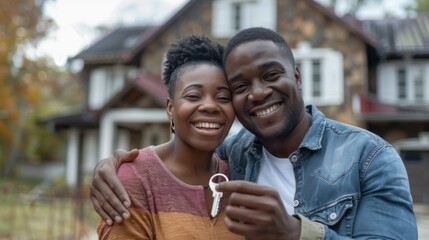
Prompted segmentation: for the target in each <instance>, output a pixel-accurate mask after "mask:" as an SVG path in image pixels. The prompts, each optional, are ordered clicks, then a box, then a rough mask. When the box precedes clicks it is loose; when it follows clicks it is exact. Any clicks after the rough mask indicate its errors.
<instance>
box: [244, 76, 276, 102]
mask: <svg viewBox="0 0 429 240" xmlns="http://www.w3.org/2000/svg"><path fill="white" fill-rule="evenodd" d="M270 93H271V90H270V88H268V87H266V86H265V85H264V84H262V83H261V82H259V81H254V83H252V87H251V89H250V92H249V100H251V101H262V100H264V99H265V98H266V97H267V96H268V95H269V94H270Z"/></svg>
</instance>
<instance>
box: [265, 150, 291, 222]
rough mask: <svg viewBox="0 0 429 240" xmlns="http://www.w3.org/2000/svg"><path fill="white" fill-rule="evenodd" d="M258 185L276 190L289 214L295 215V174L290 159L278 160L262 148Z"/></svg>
mask: <svg viewBox="0 0 429 240" xmlns="http://www.w3.org/2000/svg"><path fill="white" fill-rule="evenodd" d="M257 183H258V184H261V185H265V186H269V187H272V188H274V189H276V190H277V191H278V193H279V195H280V197H281V199H282V201H283V205H284V206H285V208H286V210H287V212H288V213H289V214H293V213H294V212H295V211H294V207H293V200H294V197H295V188H296V182H295V174H294V172H293V166H292V163H291V162H290V160H289V158H277V157H275V156H273V155H271V153H269V152H268V151H267V150H266V149H265V148H262V158H261V166H260V172H259V177H258V181H257Z"/></svg>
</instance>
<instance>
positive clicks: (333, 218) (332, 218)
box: [329, 212, 337, 220]
mask: <svg viewBox="0 0 429 240" xmlns="http://www.w3.org/2000/svg"><path fill="white" fill-rule="evenodd" d="M329 218H330V219H331V220H335V219H337V214H336V213H334V212H333V213H331V214H329Z"/></svg>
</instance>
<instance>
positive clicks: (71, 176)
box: [66, 128, 79, 186]
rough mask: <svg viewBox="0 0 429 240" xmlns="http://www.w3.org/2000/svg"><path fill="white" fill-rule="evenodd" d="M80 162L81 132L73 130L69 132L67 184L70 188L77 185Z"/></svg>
mask: <svg viewBox="0 0 429 240" xmlns="http://www.w3.org/2000/svg"><path fill="white" fill-rule="evenodd" d="M78 161H79V130H78V129H77V128H71V129H70V130H69V131H68V132H67V156H66V182H67V184H68V185H69V186H76V185H77V177H78V176H77V175H78V166H79V165H78Z"/></svg>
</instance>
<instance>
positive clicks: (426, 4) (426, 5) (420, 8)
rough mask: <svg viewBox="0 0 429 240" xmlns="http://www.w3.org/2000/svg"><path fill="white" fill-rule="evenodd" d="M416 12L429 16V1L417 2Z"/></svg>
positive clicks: (417, 0) (418, 0)
mask: <svg viewBox="0 0 429 240" xmlns="http://www.w3.org/2000/svg"><path fill="white" fill-rule="evenodd" d="M414 10H415V11H416V12H417V13H426V14H429V1H428V0H416V7H415V9H414Z"/></svg>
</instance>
